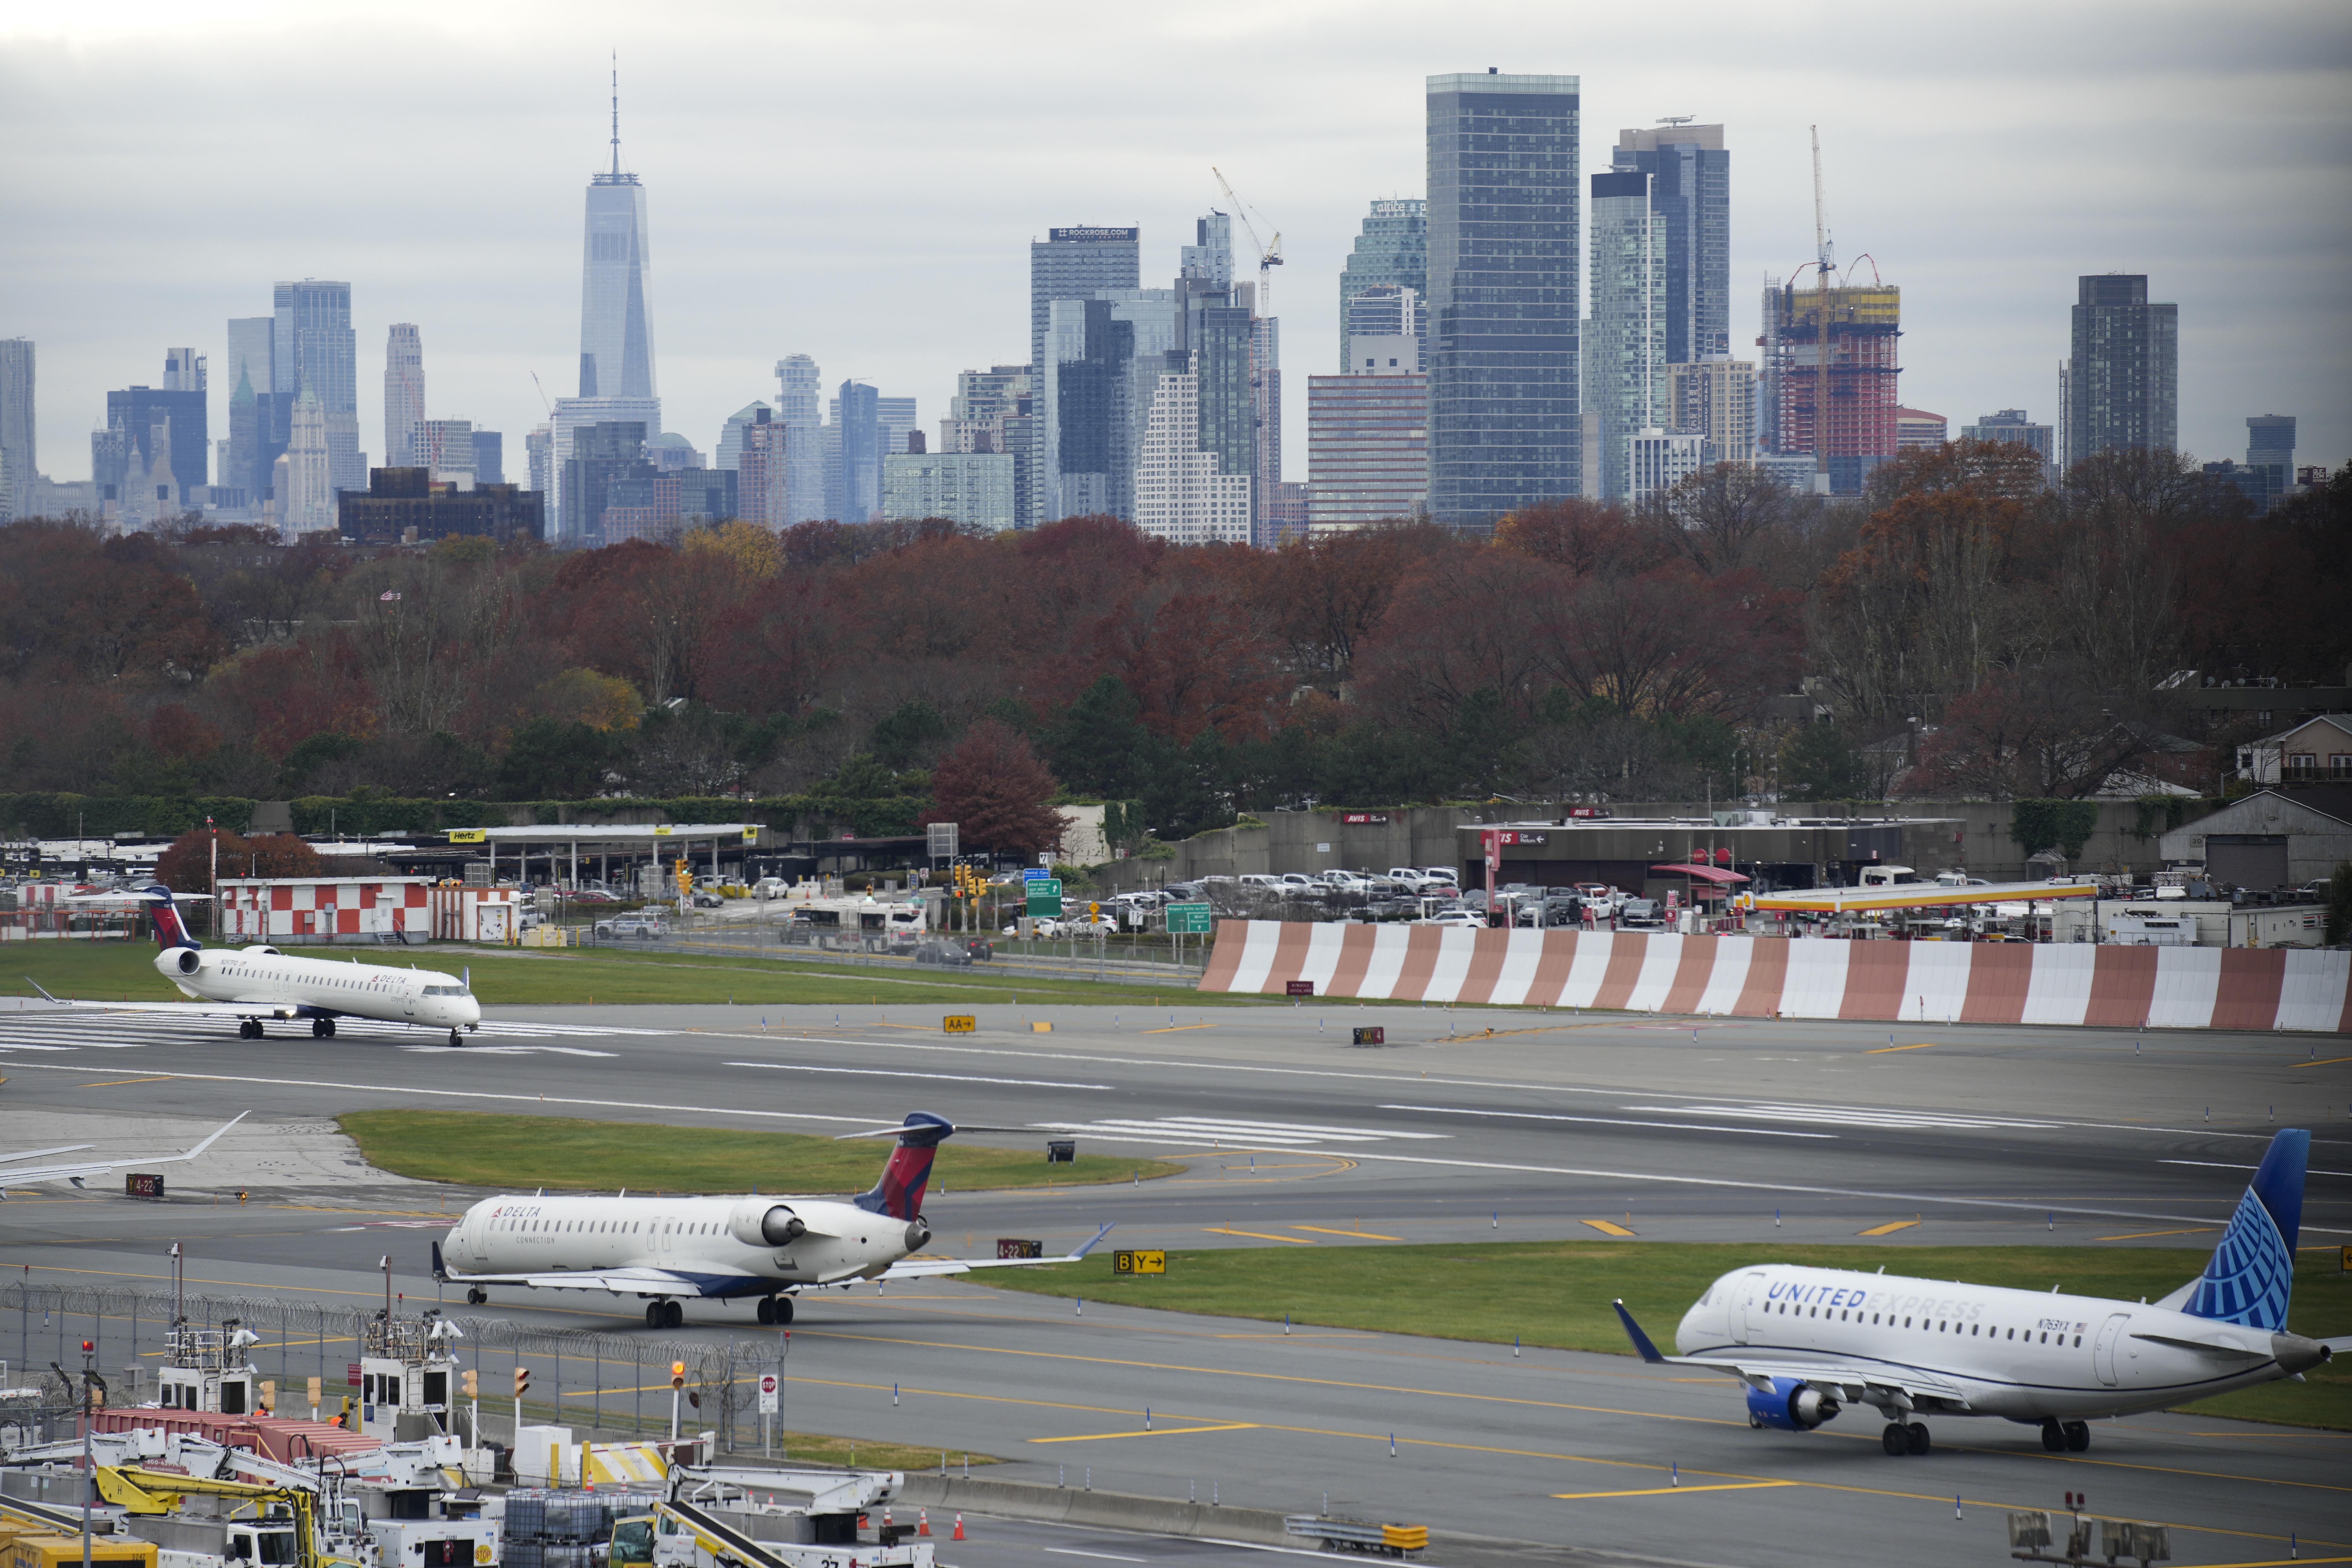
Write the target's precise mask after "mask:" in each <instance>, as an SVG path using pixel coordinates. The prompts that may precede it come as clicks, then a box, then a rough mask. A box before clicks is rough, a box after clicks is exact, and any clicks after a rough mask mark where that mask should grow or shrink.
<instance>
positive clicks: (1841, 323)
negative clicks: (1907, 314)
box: [1759, 279, 1903, 495]
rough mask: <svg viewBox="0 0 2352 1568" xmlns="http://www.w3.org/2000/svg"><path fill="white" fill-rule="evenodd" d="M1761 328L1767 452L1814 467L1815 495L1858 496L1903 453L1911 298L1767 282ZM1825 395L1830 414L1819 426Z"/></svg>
mask: <svg viewBox="0 0 2352 1568" xmlns="http://www.w3.org/2000/svg"><path fill="white" fill-rule="evenodd" d="M1763 320H1764V335H1763V340H1762V342H1763V350H1764V360H1763V367H1762V377H1763V386H1762V399H1763V403H1762V412H1761V414H1760V416H1759V418H1760V420H1761V422H1762V423H1763V425H1764V426H1765V440H1766V443H1767V445H1768V447H1769V449H1770V450H1771V451H1773V452H1775V453H1777V454H1780V455H1781V456H1784V457H1793V456H1796V455H1798V454H1803V455H1805V456H1808V457H1811V458H1813V461H1814V487H1815V489H1817V490H1822V492H1823V493H1826V494H1831V495H1858V494H1860V493H1861V491H1862V486H1863V481H1864V479H1868V478H1869V477H1870V472H1871V470H1872V469H1873V468H1876V467H1878V465H1879V464H1881V463H1884V462H1885V461H1886V460H1887V459H1888V458H1892V457H1893V456H1895V451H1896V447H1895V441H1896V438H1897V437H1896V430H1895V407H1896V405H1897V397H1896V392H1895V379H1896V377H1897V376H1898V375H1899V374H1901V368H1900V366H1898V365H1897V363H1895V361H1896V354H1895V345H1896V343H1897V342H1898V341H1899V340H1900V338H1901V336H1902V329H1903V291H1902V290H1901V289H1897V288H1896V287H1895V285H1894V284H1892V283H1869V284H1849V285H1846V286H1844V287H1842V288H1834V289H1820V288H1807V287H1805V286H1804V285H1803V284H1801V283H1800V282H1799V281H1798V280H1797V279H1790V281H1789V282H1788V283H1786V284H1769V283H1768V285H1767V286H1766V288H1765V289H1764V300H1763ZM1824 352H1826V353H1827V356H1828V359H1827V363H1826V365H1824V363H1823V360H1822V354H1823V353H1824ZM1824 384H1826V387H1825V385H1824ZM1824 390H1826V391H1827V393H1828V395H1829V408H1828V412H1827V414H1826V416H1821V417H1819V418H1817V416H1816V410H1817V409H1818V407H1819V405H1820V404H1821V401H1822V392H1823V391H1824ZM1817 426H1818V428H1817ZM1817 442H1819V443H1820V444H1819V445H1817V444H1816V443H1817ZM1824 481H1826V482H1825V483H1824Z"/></svg>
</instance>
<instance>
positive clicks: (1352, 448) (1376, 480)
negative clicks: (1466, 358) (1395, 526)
mask: <svg viewBox="0 0 2352 1568" xmlns="http://www.w3.org/2000/svg"><path fill="white" fill-rule="evenodd" d="M1411 343H1412V339H1409V338H1399V339H1389V340H1380V339H1364V338H1360V339H1358V340H1356V343H1355V349H1354V353H1355V357H1356V358H1358V359H1366V358H1369V359H1371V360H1373V361H1375V362H1376V363H1375V368H1372V369H1370V370H1360V371H1357V372H1354V373H1351V374H1347V375H1310V376H1308V377H1307V526H1308V528H1309V529H1310V530H1311V531H1313V532H1315V533H1326V532H1330V531H1339V530H1345V529H1350V528H1362V527H1364V526H1365V525H1367V524H1369V523H1375V522H1388V521H1399V520H1402V519H1409V518H1414V517H1418V516H1420V515H1422V514H1423V512H1424V511H1425V510H1427V506H1428V500H1429V379H1428V377H1426V376H1424V375H1423V374H1420V373H1419V372H1417V371H1415V370H1414V369H1413V368H1412V363H1411V362H1410V361H1406V362H1405V363H1402V364H1400V365H1396V366H1393V367H1383V366H1381V365H1379V364H1378V363H1377V362H1380V361H1386V360H1396V359H1402V357H1403V356H1402V354H1393V353H1366V352H1365V351H1367V350H1368V349H1370V348H1372V347H1373V346H1374V345H1375V344H1382V345H1384V346H1396V347H1407V348H1409V346H1410V345H1411Z"/></svg>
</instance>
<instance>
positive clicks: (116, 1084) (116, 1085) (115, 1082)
mask: <svg viewBox="0 0 2352 1568" xmlns="http://www.w3.org/2000/svg"><path fill="white" fill-rule="evenodd" d="M170 1081H171V1080H170V1079H161V1078H110V1079H106V1080H105V1081H103V1082H100V1083H83V1084H76V1085H75V1086H74V1087H75V1088H77V1089H120V1088H121V1087H122V1086H123V1085H124V1084H126V1083H168V1082H170Z"/></svg>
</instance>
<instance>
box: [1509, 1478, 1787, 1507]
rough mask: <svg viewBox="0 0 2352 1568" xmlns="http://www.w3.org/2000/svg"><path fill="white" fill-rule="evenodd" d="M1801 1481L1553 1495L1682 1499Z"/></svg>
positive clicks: (1574, 1499) (1558, 1495) (1716, 1483)
mask: <svg viewBox="0 0 2352 1568" xmlns="http://www.w3.org/2000/svg"><path fill="white" fill-rule="evenodd" d="M1802 1484H1803V1483H1801V1482H1799V1481H1709V1482H1707V1483H1706V1485H1705V1486H1694V1487H1644V1488H1643V1489H1641V1490H1639V1491H1630V1492H1554V1493H1552V1494H1551V1495H1552V1496H1554V1497H1556V1498H1559V1499H1560V1500H1562V1501H1565V1502H1580V1501H1582V1500H1584V1499H1586V1498H1601V1497H1680V1496H1682V1494H1683V1493H1685V1492H1752V1491H1761V1490H1763V1489H1766V1488H1768V1487H1793V1486H1800V1485H1802Z"/></svg>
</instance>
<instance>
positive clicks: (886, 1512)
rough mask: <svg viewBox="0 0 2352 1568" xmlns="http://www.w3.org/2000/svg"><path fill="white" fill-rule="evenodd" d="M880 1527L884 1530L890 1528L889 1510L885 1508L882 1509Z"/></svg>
mask: <svg viewBox="0 0 2352 1568" xmlns="http://www.w3.org/2000/svg"><path fill="white" fill-rule="evenodd" d="M882 1528H883V1529H885V1530H887V1529H889V1528H890V1510H888V1509H887V1508H886V1509H884V1510H882Z"/></svg>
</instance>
